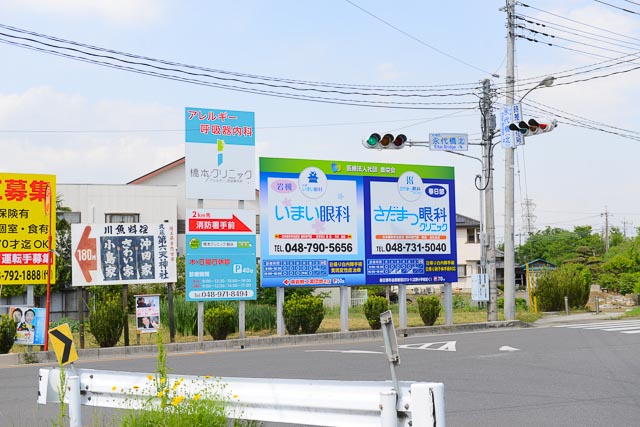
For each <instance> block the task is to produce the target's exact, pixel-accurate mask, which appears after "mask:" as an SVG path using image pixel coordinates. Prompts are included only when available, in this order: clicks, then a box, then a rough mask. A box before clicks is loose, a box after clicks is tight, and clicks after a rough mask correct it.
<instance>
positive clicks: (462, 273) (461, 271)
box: [458, 264, 467, 277]
mask: <svg viewBox="0 0 640 427" xmlns="http://www.w3.org/2000/svg"><path fill="white" fill-rule="evenodd" d="M458 277H467V266H466V264H465V265H460V264H458Z"/></svg>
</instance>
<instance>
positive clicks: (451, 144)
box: [429, 133, 469, 151]
mask: <svg viewBox="0 0 640 427" xmlns="http://www.w3.org/2000/svg"><path fill="white" fill-rule="evenodd" d="M468 144H469V135H468V134H466V133H430V134H429V149H430V150H438V151H440V150H442V151H467V150H469V145H468Z"/></svg>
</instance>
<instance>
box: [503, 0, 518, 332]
mask: <svg viewBox="0 0 640 427" xmlns="http://www.w3.org/2000/svg"><path fill="white" fill-rule="evenodd" d="M514 63H515V0H507V75H506V104H507V106H508V107H510V108H513V95H514V71H515V70H514V68H515V65H514ZM514 152H515V146H512V147H506V148H505V158H504V169H505V194H504V319H505V320H513V319H515V315H516V314H515V294H516V284H515V276H516V272H515V247H514V242H513V238H514V221H513V216H514V205H513V203H514V202H513V200H514V161H513V158H514Z"/></svg>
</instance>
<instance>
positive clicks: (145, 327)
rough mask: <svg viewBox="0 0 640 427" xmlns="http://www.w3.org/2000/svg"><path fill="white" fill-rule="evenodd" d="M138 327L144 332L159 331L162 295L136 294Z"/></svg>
mask: <svg viewBox="0 0 640 427" xmlns="http://www.w3.org/2000/svg"><path fill="white" fill-rule="evenodd" d="M134 299H135V301H136V329H137V330H138V331H140V333H142V334H148V333H152V332H158V328H159V327H160V295H157V294H153V295H135V296H134Z"/></svg>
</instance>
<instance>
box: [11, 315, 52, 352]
mask: <svg viewBox="0 0 640 427" xmlns="http://www.w3.org/2000/svg"><path fill="white" fill-rule="evenodd" d="M9 316H11V317H12V318H13V321H14V322H16V340H15V343H16V344H23V345H44V334H45V325H46V324H47V322H46V320H45V317H46V309H44V308H35V307H10V308H9Z"/></svg>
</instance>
